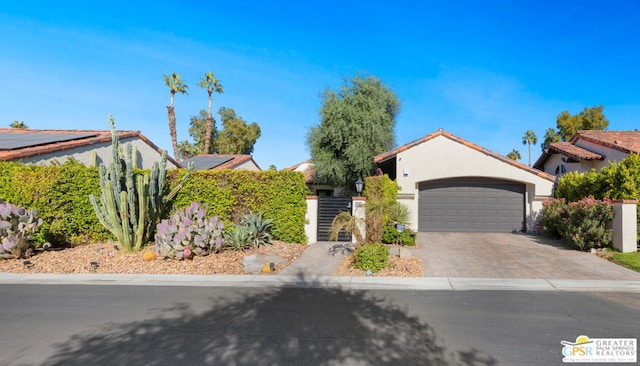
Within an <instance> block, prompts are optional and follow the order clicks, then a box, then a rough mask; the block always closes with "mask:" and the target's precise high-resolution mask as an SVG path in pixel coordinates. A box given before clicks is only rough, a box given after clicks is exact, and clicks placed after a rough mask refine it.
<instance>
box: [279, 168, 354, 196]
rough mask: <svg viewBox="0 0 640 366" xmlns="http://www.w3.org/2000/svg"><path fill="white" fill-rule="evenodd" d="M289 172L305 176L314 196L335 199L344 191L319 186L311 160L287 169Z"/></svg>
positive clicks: (327, 186)
mask: <svg viewBox="0 0 640 366" xmlns="http://www.w3.org/2000/svg"><path fill="white" fill-rule="evenodd" d="M287 170H289V171H292V172H301V173H302V174H304V181H305V183H306V184H307V187H309V190H310V191H311V195H313V196H320V197H333V196H338V195H340V194H341V193H342V192H343V191H344V189H343V188H339V187H333V186H329V185H324V184H317V183H316V181H315V174H316V169H315V166H314V164H313V163H312V162H311V160H306V161H303V162H302V163H300V164H296V165H294V166H292V167H289V168H287Z"/></svg>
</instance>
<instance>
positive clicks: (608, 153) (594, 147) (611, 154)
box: [576, 140, 628, 171]
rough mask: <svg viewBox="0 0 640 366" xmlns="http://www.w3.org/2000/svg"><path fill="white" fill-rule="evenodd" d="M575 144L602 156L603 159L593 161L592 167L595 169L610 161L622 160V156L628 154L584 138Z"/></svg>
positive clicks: (597, 169)
mask: <svg viewBox="0 0 640 366" xmlns="http://www.w3.org/2000/svg"><path fill="white" fill-rule="evenodd" d="M576 146H579V147H581V148H583V149H587V150H589V151H593V152H595V153H598V154H600V155H603V156H604V160H596V161H594V168H595V169H596V171H599V170H600V169H602V168H604V167H605V166H607V165H609V164H610V163H611V162H614V161H621V160H624V158H626V157H627V156H628V154H627V153H624V152H622V151H618V150H615V149H610V148H608V147H605V146H602V145H599V144H594V143H593V142H589V141H584V140H578V141H576Z"/></svg>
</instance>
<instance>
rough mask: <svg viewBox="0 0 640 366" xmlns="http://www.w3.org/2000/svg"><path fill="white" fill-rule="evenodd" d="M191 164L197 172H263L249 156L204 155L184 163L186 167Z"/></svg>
mask: <svg viewBox="0 0 640 366" xmlns="http://www.w3.org/2000/svg"><path fill="white" fill-rule="evenodd" d="M190 163H193V168H194V169H195V170H223V169H242V170H258V171H259V170H262V169H260V167H259V166H258V164H257V163H256V162H255V161H254V160H253V157H252V156H251V155H247V154H237V155H233V154H203V155H198V156H194V157H192V158H189V159H186V160H183V161H182V165H183V166H184V167H187V166H188V164H190Z"/></svg>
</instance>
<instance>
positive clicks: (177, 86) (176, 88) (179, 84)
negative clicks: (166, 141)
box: [163, 72, 189, 161]
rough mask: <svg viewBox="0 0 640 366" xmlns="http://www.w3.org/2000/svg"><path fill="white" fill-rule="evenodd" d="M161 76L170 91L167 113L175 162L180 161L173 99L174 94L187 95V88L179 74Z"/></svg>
mask: <svg viewBox="0 0 640 366" xmlns="http://www.w3.org/2000/svg"><path fill="white" fill-rule="evenodd" d="M163 76H164V83H165V84H166V85H167V86H168V87H169V89H171V103H169V105H168V106H167V112H168V114H169V133H170V134H171V144H172V145H173V155H174V156H175V157H176V160H178V161H180V151H179V150H178V134H177V133H176V114H175V112H174V110H173V98H174V96H175V95H176V93H180V94H189V93H187V89H188V88H189V87H188V86H187V84H185V83H184V82H183V81H182V80H181V79H180V74H176V73H175V72H173V73H171V75H169V76H167V75H163Z"/></svg>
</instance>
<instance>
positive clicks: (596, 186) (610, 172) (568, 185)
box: [556, 154, 640, 239]
mask: <svg viewBox="0 0 640 366" xmlns="http://www.w3.org/2000/svg"><path fill="white" fill-rule="evenodd" d="M589 196H592V197H595V198H596V199H612V200H620V199H635V200H639V201H640V155H639V154H630V155H629V156H627V157H626V158H625V159H624V160H622V161H620V162H613V163H611V164H609V165H608V166H606V167H604V168H602V170H600V172H595V171H591V172H588V173H582V174H580V173H577V172H571V173H568V174H567V175H565V176H564V177H562V178H560V179H559V180H558V187H557V188H556V197H558V198H565V199H566V200H568V201H570V202H576V201H579V200H580V199H582V198H584V197H589ZM637 209H638V228H639V230H638V239H640V204H639V205H638V206H637Z"/></svg>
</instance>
